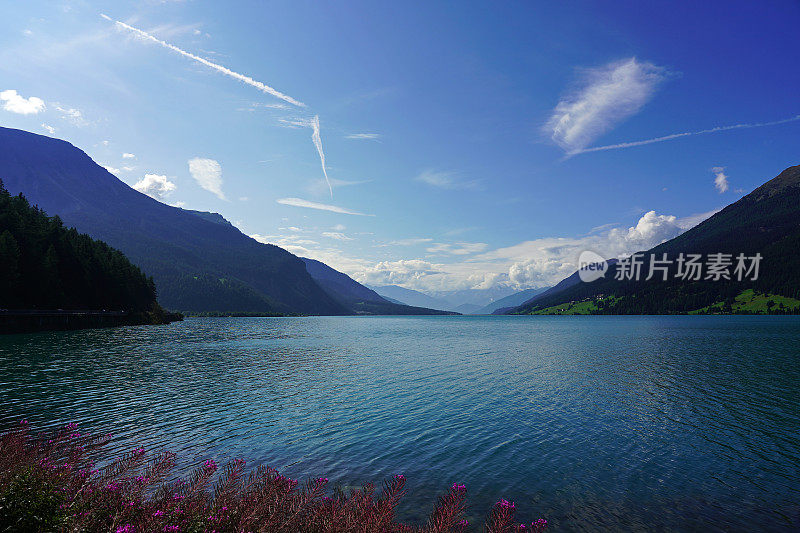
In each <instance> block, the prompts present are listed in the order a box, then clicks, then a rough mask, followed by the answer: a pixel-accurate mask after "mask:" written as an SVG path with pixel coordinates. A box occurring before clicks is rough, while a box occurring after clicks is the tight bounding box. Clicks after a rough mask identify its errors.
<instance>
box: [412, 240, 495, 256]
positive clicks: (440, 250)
mask: <svg viewBox="0 0 800 533" xmlns="http://www.w3.org/2000/svg"><path fill="white" fill-rule="evenodd" d="M488 246H489V245H488V244H486V243H485V242H456V243H453V244H445V243H436V244H434V245H432V246H430V247H429V248H427V251H428V252H430V253H434V254H448V255H469V254H476V253H478V252H482V251H484V250H485V249H486V248H487V247H488Z"/></svg>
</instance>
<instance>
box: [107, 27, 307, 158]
mask: <svg viewBox="0 0 800 533" xmlns="http://www.w3.org/2000/svg"><path fill="white" fill-rule="evenodd" d="M100 16H101V17H103V18H104V19H106V20H108V21H110V22H113V23H115V24H117V25H119V26H120V27H122V28H125V29H126V30H130V31H132V32H134V33H136V34H137V35H140V36H141V37H144V38H145V39H147V40H149V41H152V42H154V43H157V44H160V45H161V46H163V47H164V48H169V49H170V50H172V51H174V52H177V53H179V54H180V55H182V56H184V57H188V58H189V59H191V60H193V61H197V62H198V63H201V64H203V65H205V66H207V67H210V68H213V69H214V70H216V71H217V72H221V73H222V74H225V75H226V76H230V77H231V78H234V79H236V80H239V81H241V82H244V83H246V84H247V85H250V86H252V87H255V88H256V89H258V90H260V91H262V92H265V93H267V94H271V95H272V96H275V97H277V98H280V99H281V100H283V101H285V102H289V103H290V104H293V105H296V106H297V107H306V105H305V104H304V103H303V102H300V101H298V100H295V99H294V98H292V97H291V96H289V95H286V94H283V93H282V92H280V91H278V90H276V89H273V88H272V87H270V86H269V85H267V84H266V83H261V82H260V81H257V80H254V79H253V78H251V77H250V76H245V75H244V74H239V73H238V72H234V71H232V70H231V69H229V68H227V67H223V66H222V65H218V64H217V63H213V62H211V61H209V60H208V59H204V58H202V57H200V56H196V55H194V54H191V53H189V52H187V51H185V50H181V49H180V48H178V47H177V46H175V45H173V44H169V43H168V42H166V41H162V40H161V39H158V38H157V37H154V36H153V35H150V34H149V33H147V32H146V31H143V30H140V29H138V28H134V27H133V26H129V25H128V24H125V23H124V22H120V21H118V20H114V19H112V18H111V17H109V16H108V15H105V14H103V13H101V14H100ZM315 142H316V141H315ZM318 149H319V148H318Z"/></svg>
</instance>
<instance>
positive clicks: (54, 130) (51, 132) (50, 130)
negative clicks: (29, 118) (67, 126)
mask: <svg viewBox="0 0 800 533" xmlns="http://www.w3.org/2000/svg"><path fill="white" fill-rule="evenodd" d="M42 128H44V130H45V131H46V132H47V133H49V134H50V135H53V134H54V133H55V132H56V129H55V128H54V127H53V126H48V125H47V124H45V123H42Z"/></svg>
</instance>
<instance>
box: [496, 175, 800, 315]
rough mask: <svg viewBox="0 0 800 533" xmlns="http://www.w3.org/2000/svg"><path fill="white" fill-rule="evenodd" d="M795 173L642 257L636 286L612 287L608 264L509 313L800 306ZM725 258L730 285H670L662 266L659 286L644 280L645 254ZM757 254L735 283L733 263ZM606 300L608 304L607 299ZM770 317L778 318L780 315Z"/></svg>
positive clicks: (799, 189) (671, 277)
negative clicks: (764, 300)
mask: <svg viewBox="0 0 800 533" xmlns="http://www.w3.org/2000/svg"><path fill="white" fill-rule="evenodd" d="M799 249H800V166H794V167H790V168H787V169H786V170H784V171H783V172H781V173H780V175H778V176H777V177H776V178H774V179H772V180H770V181H768V182H767V183H765V184H764V185H762V186H761V187H759V188H757V189H756V190H754V191H753V192H751V193H750V194H748V195H747V196H744V197H743V198H741V199H740V200H738V201H736V202H734V203H733V204H731V205H729V206H727V207H726V208H725V209H723V210H722V211H720V212H718V213H716V214H715V215H713V216H712V217H710V218H708V219H707V220H705V221H703V222H701V223H700V224H698V225H697V226H695V227H694V228H692V229H690V230H689V231H687V232H685V233H683V234H681V235H679V236H678V237H675V238H674V239H671V240H669V241H667V242H665V243H663V244H660V245H658V246H656V247H655V248H653V249H651V250H649V251H646V252H645V253H644V256H643V264H642V267H641V272H642V273H643V275H642V276H641V279H640V280H639V281H635V280H617V279H615V277H616V275H617V271H618V269H619V268H620V264H619V263H615V264H612V265H611V266H610V267H609V269H608V272H607V273H606V275H605V277H603V278H601V279H599V280H596V281H593V282H591V283H581V282H580V281H579V279H578V277H577V273H576V274H573V275H572V276H570V277H569V278H567V279H566V280H564V281H562V282H561V283H559V284H558V285H556V286H555V287H554V288H553V289H551V290H549V291H547V292H545V293H543V294H541V295H538V296H536V297H535V298H534V299H532V300H530V301H528V302H526V303H525V304H523V305H522V306H520V307H517V308H514V309H511V310H509V311H508V312H510V313H530V312H536V311H537V310H542V309H546V308H550V307H553V306H561V305H563V304H568V303H571V302H581V301H586V300H593V301H596V302H597V304H598V305H597V309H596V310H594V312H598V313H614V314H650V313H653V314H663V313H687V312H693V311H698V310H701V311H702V310H708V308H709V306H711V310H716V311H720V312H732V311H735V310H736V306H737V305H738V302H737V297H738V296H740V295H742V293H743V292H744V291H754V292H755V294H762V295H767V296H769V295H776V296H782V297H787V298H793V299H800V254H798V252H797V251H798V250H799ZM681 253H683V254H701V255H702V257H703V260H704V261H705V260H706V259H707V257H708V255H709V254H718V253H722V254H731V256H732V257H731V259H732V261H733V265H731V267H730V271H731V279H729V280H728V279H720V280H716V281H715V280H713V279H706V277H705V276H706V273H705V272H704V273H703V279H700V280H696V281H687V280H682V279H676V273H677V265H676V264H674V263H673V264H672V265H670V267H669V271H668V275H667V280H666V281H663V279H662V277H661V275H658V276H654V277H653V279H651V280H649V281H645V280H644V278H645V277H646V275H647V273H648V272H649V269H650V254H654V255H655V256H656V258H657V259H660V258H662V257H663V256H662V254H667V259H671V260H673V261H674V260H675V259H676V258H677V257H678V256H679V254H681ZM739 254H744V255H745V256H746V257H753V256H755V254H761V256H762V259H761V262H760V268H759V276H758V278H757V279H756V280H753V279H752V276H750V277H748V276H743V279H742V280H738V279H736V276H734V275H733V270H734V268H735V266H736V257H737V256H738V255H739ZM611 297H613V298H611ZM770 311H771V312H773V311H774V312H782V310H781V309H780V308H777V307H776V308H775V309H771V310H770Z"/></svg>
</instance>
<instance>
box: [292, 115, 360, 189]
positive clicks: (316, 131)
mask: <svg viewBox="0 0 800 533" xmlns="http://www.w3.org/2000/svg"><path fill="white" fill-rule="evenodd" d="M278 124H280V125H281V126H283V127H285V128H292V129H298V128H311V141H312V142H313V143H314V147H315V148H316V149H317V154H319V162H320V165H322V175H323V176H324V177H325V184H326V185H327V186H328V193H329V194H330V196H331V198H333V185H332V184H331V180H330V179H329V178H328V169H327V167H326V166H325V152H324V151H323V149H322V137H321V136H320V127H319V115H314V117H313V118H279V119H278ZM344 183H347V182H344Z"/></svg>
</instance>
